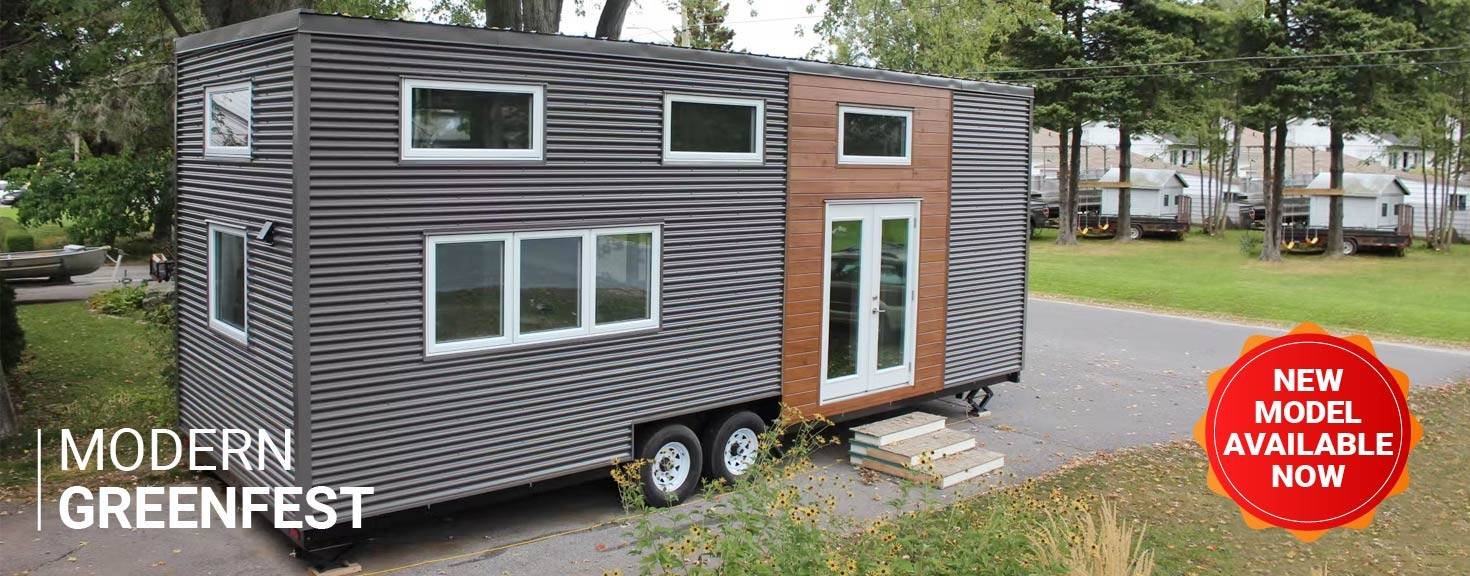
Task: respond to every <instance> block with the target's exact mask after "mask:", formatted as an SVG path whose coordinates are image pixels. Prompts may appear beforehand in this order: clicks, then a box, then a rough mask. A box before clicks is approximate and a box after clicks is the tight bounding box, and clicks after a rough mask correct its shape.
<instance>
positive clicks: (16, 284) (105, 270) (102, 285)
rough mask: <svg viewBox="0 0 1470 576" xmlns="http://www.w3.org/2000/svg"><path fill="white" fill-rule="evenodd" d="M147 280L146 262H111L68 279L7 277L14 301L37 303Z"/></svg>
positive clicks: (160, 286) (166, 285)
mask: <svg viewBox="0 0 1470 576" xmlns="http://www.w3.org/2000/svg"><path fill="white" fill-rule="evenodd" d="M144 280H148V265H147V264H123V265H122V268H121V269H119V270H114V269H113V267H112V265H111V263H109V264H108V265H107V266H103V267H102V268H99V269H98V270H97V271H96V272H93V273H91V274H83V275H81V276H74V277H72V279H71V281H69V282H51V281H49V280H46V279H44V278H25V279H20V280H10V281H9V283H10V285H11V287H13V288H15V301H16V302H20V303H23V304H39V303H42V302H64V301H67V300H86V299H87V298H88V297H90V296H91V295H93V294H96V293H98V292H101V291H103V290H106V289H108V288H112V287H114V286H121V285H122V284H123V283H124V282H128V283H131V284H134V285H137V283H139V282H141V281H144ZM148 286H149V289H150V290H172V289H173V283H172V282H163V283H158V282H152V281H149V282H148Z"/></svg>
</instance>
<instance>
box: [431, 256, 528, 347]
mask: <svg viewBox="0 0 1470 576" xmlns="http://www.w3.org/2000/svg"><path fill="white" fill-rule="evenodd" d="M508 241H509V236H508V235H499V234H479V235H462V236H442V237H435V238H430V239H429V241H428V247H427V250H426V252H427V254H426V255H425V257H426V259H427V268H428V269H429V281H428V286H427V294H425V298H426V299H427V303H428V309H429V310H430V314H429V315H428V317H427V318H426V324H427V326H426V328H427V333H428V340H429V342H428V344H429V350H430V351H431V352H452V351H456V350H467V349H473V348H478V347H482V346H487V345H493V344H497V343H501V342H504V341H507V338H506V334H505V318H506V315H507V314H506V313H507V310H506V300H507V295H506V290H505V284H506V282H505V275H506V261H507V259H508V258H507V256H508V249H507V243H508Z"/></svg>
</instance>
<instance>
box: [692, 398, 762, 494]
mask: <svg viewBox="0 0 1470 576" xmlns="http://www.w3.org/2000/svg"><path fill="white" fill-rule="evenodd" d="M765 431H766V422H765V421H764V420H761V417H760V416H756V414H755V413H754V412H751V411H749V410H737V411H735V412H730V413H729V414H726V415H725V416H724V417H721V418H717V419H715V420H714V421H712V422H710V426H709V430H708V431H707V432H706V433H705V436H704V442H705V451H706V452H705V467H706V468H707V469H708V470H709V475H710V477H711V478H723V479H724V480H725V482H726V483H728V484H734V483H735V481H736V480H739V479H740V477H741V476H744V475H745V473H746V472H749V471H750V469H751V467H752V466H754V465H755V460H756V458H757V457H759V456H760V451H761V445H760V438H761V434H764V433H765Z"/></svg>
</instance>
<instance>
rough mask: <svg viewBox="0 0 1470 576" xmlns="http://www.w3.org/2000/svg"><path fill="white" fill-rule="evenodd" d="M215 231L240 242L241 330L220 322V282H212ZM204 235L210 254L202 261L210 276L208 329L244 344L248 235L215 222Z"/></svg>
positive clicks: (247, 330)
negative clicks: (205, 263)
mask: <svg viewBox="0 0 1470 576" xmlns="http://www.w3.org/2000/svg"><path fill="white" fill-rule="evenodd" d="M217 232H218V233H223V234H229V235H231V236H238V237H239V238H240V240H241V243H240V261H241V263H242V264H243V265H244V267H245V275H244V278H242V279H241V282H242V285H241V286H240V306H241V309H242V310H243V312H244V314H243V315H242V316H241V318H240V320H241V324H242V326H241V327H240V328H236V327H234V326H231V325H229V324H228V323H226V322H224V321H223V320H220V319H219V283H218V282H216V281H215V278H216V277H217V275H216V274H215V272H216V271H217V269H218V265H219V262H218V260H217V258H216V257H215V254H216V253H217V251H216V246H215V241H214V237H215V233H217ZM207 234H209V238H208V240H207V242H206V249H207V250H208V251H209V252H208V253H207V254H206V256H205V259H206V261H207V266H206V268H207V271H206V273H207V274H209V277H208V279H207V285H208V298H209V327H210V329H212V330H214V331H216V332H219V333H220V334H223V335H225V336H227V337H229V338H230V339H232V340H235V341H237V342H239V343H241V344H245V343H247V342H249V340H250V289H249V288H250V236H249V235H248V234H246V233H245V229H244V228H241V227H239V226H230V225H226V224H217V223H210V224H209V226H208V228H207Z"/></svg>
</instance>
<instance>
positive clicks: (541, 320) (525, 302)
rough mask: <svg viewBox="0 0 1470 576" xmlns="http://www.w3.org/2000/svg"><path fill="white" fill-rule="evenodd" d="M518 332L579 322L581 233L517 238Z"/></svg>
mask: <svg viewBox="0 0 1470 576" xmlns="http://www.w3.org/2000/svg"><path fill="white" fill-rule="evenodd" d="M517 259H518V260H519V261H520V274H519V275H518V276H517V279H518V280H519V281H520V292H519V296H520V309H519V313H520V333H521V334H532V333H536V332H548V331H552V330H561V329H567V328H579V327H581V326H582V322H583V319H582V237H581V236H570V237H560V238H556V237H553V238H535V237H531V238H523V239H521V240H520V253H519V255H518V257H517Z"/></svg>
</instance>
